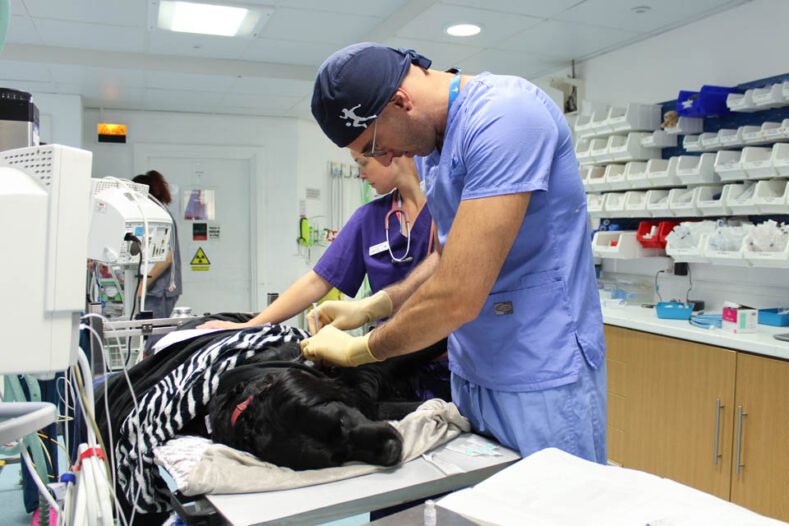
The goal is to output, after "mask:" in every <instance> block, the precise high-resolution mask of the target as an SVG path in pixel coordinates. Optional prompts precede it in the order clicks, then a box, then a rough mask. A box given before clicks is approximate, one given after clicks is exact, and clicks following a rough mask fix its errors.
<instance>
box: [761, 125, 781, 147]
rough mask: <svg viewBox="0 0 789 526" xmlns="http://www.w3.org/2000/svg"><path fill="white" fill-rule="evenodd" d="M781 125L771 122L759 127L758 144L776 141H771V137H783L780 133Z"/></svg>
mask: <svg viewBox="0 0 789 526" xmlns="http://www.w3.org/2000/svg"><path fill="white" fill-rule="evenodd" d="M781 124H782V123H780V122H772V121H765V122H763V123H762V125H761V126H760V127H759V142H760V143H761V144H765V143H771V142H774V141H775V140H776V139H773V137H776V138H782V137H780V136H781V135H783V133H782V132H781Z"/></svg>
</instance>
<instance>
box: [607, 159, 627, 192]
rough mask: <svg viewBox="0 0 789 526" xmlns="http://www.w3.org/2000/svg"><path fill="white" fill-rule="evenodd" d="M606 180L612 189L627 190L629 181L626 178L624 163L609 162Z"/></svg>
mask: <svg viewBox="0 0 789 526" xmlns="http://www.w3.org/2000/svg"><path fill="white" fill-rule="evenodd" d="M604 177H605V182H606V184H608V188H610V189H611V190H625V189H627V188H629V183H628V182H627V180H626V179H625V165H624V164H609V165H606V167H605V174H604Z"/></svg>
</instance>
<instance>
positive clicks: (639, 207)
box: [624, 190, 652, 217]
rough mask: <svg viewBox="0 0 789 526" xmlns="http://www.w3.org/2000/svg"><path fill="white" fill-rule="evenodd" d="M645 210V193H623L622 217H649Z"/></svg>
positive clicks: (637, 191)
mask: <svg viewBox="0 0 789 526" xmlns="http://www.w3.org/2000/svg"><path fill="white" fill-rule="evenodd" d="M651 215H652V214H651V213H650V212H649V211H648V210H647V193H646V191H644V190H630V191H629V192H625V214H624V217H650V216H651Z"/></svg>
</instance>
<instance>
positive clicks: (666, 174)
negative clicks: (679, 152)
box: [646, 157, 682, 187]
mask: <svg viewBox="0 0 789 526" xmlns="http://www.w3.org/2000/svg"><path fill="white" fill-rule="evenodd" d="M677 161H678V157H672V158H670V159H651V160H650V161H649V162H647V168H646V171H647V179H648V180H649V185H650V186H652V187H665V186H678V185H680V184H682V181H680V179H679V177H677Z"/></svg>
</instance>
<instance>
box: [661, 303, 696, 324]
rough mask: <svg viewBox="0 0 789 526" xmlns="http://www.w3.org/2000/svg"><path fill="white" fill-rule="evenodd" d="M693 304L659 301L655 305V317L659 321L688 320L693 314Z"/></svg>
mask: <svg viewBox="0 0 789 526" xmlns="http://www.w3.org/2000/svg"><path fill="white" fill-rule="evenodd" d="M693 305H694V304H693V303H680V302H678V301H661V302H659V303H658V304H657V305H655V312H656V313H657V317H658V318H660V319H661V320H689V319H690V315H691V314H693Z"/></svg>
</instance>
